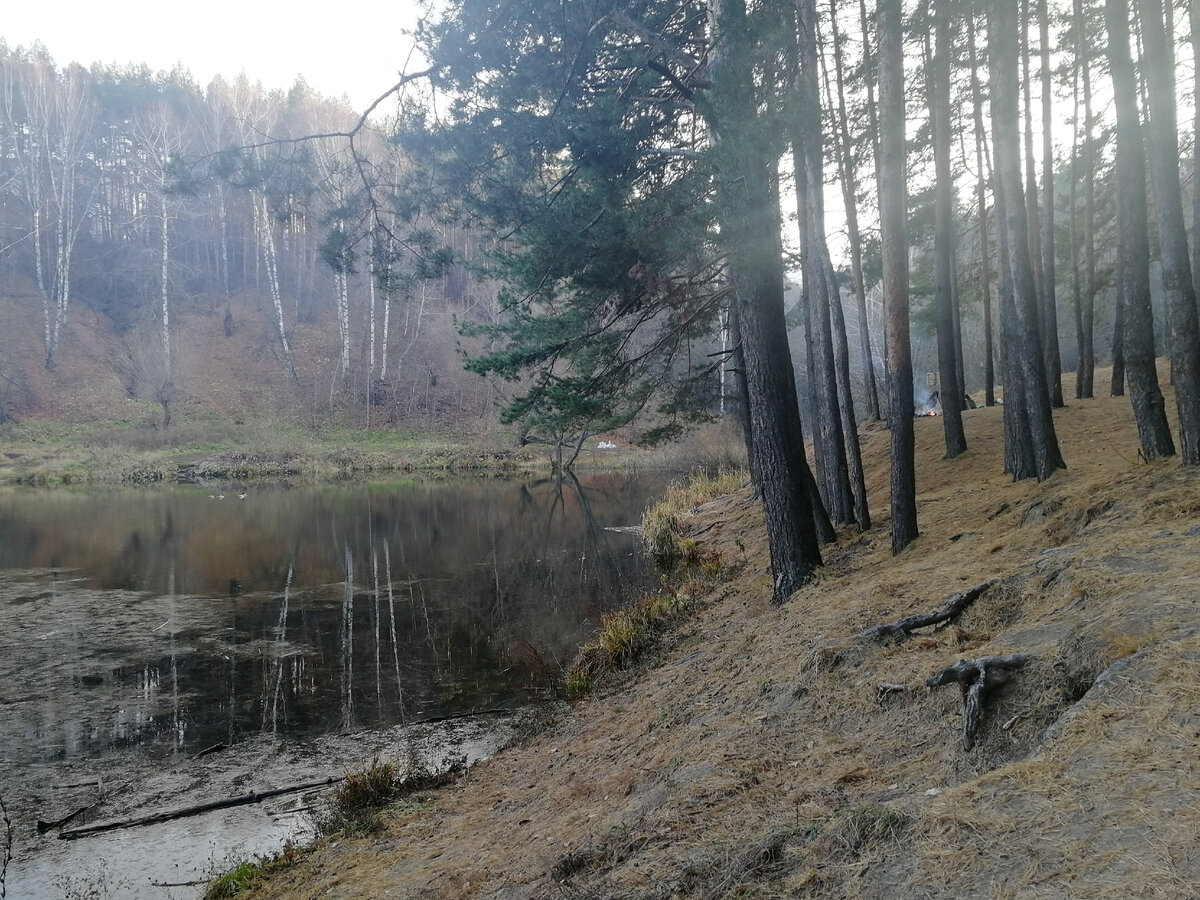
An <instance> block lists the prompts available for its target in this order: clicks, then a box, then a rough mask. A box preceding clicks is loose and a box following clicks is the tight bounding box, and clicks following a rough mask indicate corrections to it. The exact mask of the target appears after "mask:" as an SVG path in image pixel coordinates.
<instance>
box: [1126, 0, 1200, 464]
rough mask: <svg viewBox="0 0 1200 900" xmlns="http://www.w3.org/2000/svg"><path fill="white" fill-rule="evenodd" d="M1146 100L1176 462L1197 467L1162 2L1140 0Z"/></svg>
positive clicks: (1199, 416)
mask: <svg viewBox="0 0 1200 900" xmlns="http://www.w3.org/2000/svg"><path fill="white" fill-rule="evenodd" d="M1138 9H1139V13H1140V16H1141V21H1142V39H1143V40H1144V41H1145V46H1146V50H1145V55H1144V56H1143V58H1142V68H1143V69H1144V71H1145V73H1146V82H1147V94H1148V98H1149V101H1150V128H1149V132H1148V134H1149V142H1150V167H1151V171H1152V172H1153V174H1154V187H1155V198H1156V201H1157V203H1156V210H1157V212H1158V240H1159V247H1160V252H1161V254H1162V273H1163V293H1164V297H1165V299H1164V303H1165V306H1166V310H1167V321H1168V322H1169V323H1170V332H1171V374H1172V381H1173V383H1174V385H1175V405H1176V408H1177V410H1178V413H1179V445H1180V458H1181V460H1182V462H1183V463H1184V465H1192V466H1194V465H1197V464H1200V321H1198V319H1197V314H1196V295H1195V290H1194V286H1193V283H1192V269H1191V263H1190V261H1189V259H1188V238H1187V230H1186V228H1185V226H1184V221H1183V200H1182V194H1183V189H1182V185H1181V184H1180V177H1179V135H1178V130H1177V127H1176V112H1175V81H1174V67H1173V66H1172V65H1171V64H1170V62H1171V48H1170V45H1169V41H1168V39H1167V34H1166V32H1165V31H1164V28H1163V7H1162V3H1161V0H1139V2H1138Z"/></svg>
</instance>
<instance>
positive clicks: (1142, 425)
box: [1105, 0, 1175, 459]
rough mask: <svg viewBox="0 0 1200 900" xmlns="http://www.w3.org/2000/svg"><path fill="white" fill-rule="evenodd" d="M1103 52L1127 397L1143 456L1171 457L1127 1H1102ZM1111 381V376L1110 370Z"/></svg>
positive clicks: (1172, 445)
mask: <svg viewBox="0 0 1200 900" xmlns="http://www.w3.org/2000/svg"><path fill="white" fill-rule="evenodd" d="M1105 14H1106V15H1105V19H1106V22H1107V25H1108V37H1109V40H1108V56H1109V64H1110V68H1111V70H1112V81H1113V93H1114V96H1115V98H1116V111H1117V230H1118V233H1119V235H1120V241H1119V245H1120V249H1119V254H1120V256H1119V260H1118V277H1119V278H1120V281H1121V286H1122V289H1123V294H1124V300H1125V322H1124V326H1125V327H1124V342H1125V344H1124V350H1125V367H1126V370H1127V372H1126V374H1127V377H1128V380H1129V399H1130V402H1131V403H1132V404H1133V417H1134V419H1135V421H1136V422H1137V428H1138V437H1139V439H1140V440H1141V445H1142V455H1143V456H1144V457H1145V458H1146V459H1157V458H1158V457H1160V456H1173V455H1174V453H1175V444H1174V442H1173V441H1172V440H1171V431H1170V428H1169V427H1168V425H1167V416H1166V410H1165V409H1164V401H1163V395H1162V390H1161V389H1160V388H1159V385H1158V371H1157V368H1156V365H1155V359H1154V316H1153V312H1152V311H1151V307H1150V243H1149V235H1148V232H1147V227H1148V223H1147V214H1146V157H1145V150H1144V148H1143V146H1142V135H1141V122H1140V118H1139V115H1138V98H1137V87H1136V82H1135V80H1134V79H1135V76H1134V71H1133V60H1132V58H1131V57H1130V52H1129V5H1128V3H1126V2H1125V0H1105ZM1113 377H1114V380H1115V378H1116V375H1115V374H1114V376H1113Z"/></svg>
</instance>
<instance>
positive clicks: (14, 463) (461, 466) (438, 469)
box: [0, 419, 743, 485]
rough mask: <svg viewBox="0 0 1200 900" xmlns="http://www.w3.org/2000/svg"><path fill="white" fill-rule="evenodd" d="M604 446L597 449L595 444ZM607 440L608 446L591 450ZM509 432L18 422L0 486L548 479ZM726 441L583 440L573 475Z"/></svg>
mask: <svg viewBox="0 0 1200 900" xmlns="http://www.w3.org/2000/svg"><path fill="white" fill-rule="evenodd" d="M606 437H608V438H610V439H609V440H607V441H605V438H606ZM613 440H615V441H616V446H615V447H604V448H601V447H599V444H600V443H601V441H604V442H605V443H606V444H608V443H612V441H613ZM515 443H516V442H515V439H514V437H513V436H512V435H511V434H507V433H504V432H499V431H496V432H487V433H482V434H479V435H461V434H450V433H445V434H439V433H431V432H403V431H397V430H391V429H383V428H372V429H367V428H362V429H353V428H319V429H305V428H300V427H298V426H296V425H295V424H282V423H278V424H271V423H241V422H233V423H230V422H223V421H213V422H208V423H199V424H189V425H185V426H180V427H173V428H171V429H167V430H165V431H163V430H159V429H155V428H148V427H147V426H145V425H134V424H130V423H128V422H101V423H95V422H92V423H87V424H72V423H66V422H56V421H45V420H33V419H30V420H26V421H23V422H19V423H12V422H10V423H7V424H4V425H0V484H30V485H76V484H158V483H169V482H193V481H200V482H208V481H211V482H227V481H255V480H275V481H279V480H283V481H294V482H297V483H315V482H321V481H332V480H338V479H346V478H374V477H385V476H388V475H390V474H394V473H424V474H431V475H437V474H480V475H489V474H496V475H512V474H519V473H523V472H531V473H538V472H548V471H550V468H551V464H550V457H549V455H548V454H547V453H545V452H543V451H541V450H537V449H534V448H533V447H529V446H526V447H516V446H515ZM742 456H743V454H742V451H741V448H740V446H739V442H738V438H737V435H736V434H735V433H733V432H732V431H730V430H728V429H724V428H720V427H712V428H709V429H705V430H701V431H699V432H696V433H694V434H692V435H690V436H689V438H688V440H687V442H685V443H680V444H676V445H672V446H668V447H659V448H655V449H642V448H639V447H636V446H633V445H631V444H630V443H629V441H628V440H625V439H622V438H621V437H619V436H618V437H612V436H598V437H596V438H595V439H593V440H591V441H589V443H588V447H587V449H585V450H584V452H583V453H582V454H581V455H580V458H579V460H578V461H577V463H576V466H575V468H576V469H577V470H578V471H581V472H583V471H590V470H600V469H603V470H609V469H622V468H642V469H655V468H657V469H670V470H678V469H686V468H688V467H690V466H699V467H700V468H702V469H704V470H706V471H716V470H717V469H719V468H721V467H729V466H734V465H737V464H738V463H739V462H740V460H741V459H742Z"/></svg>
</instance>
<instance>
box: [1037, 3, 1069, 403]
mask: <svg viewBox="0 0 1200 900" xmlns="http://www.w3.org/2000/svg"><path fill="white" fill-rule="evenodd" d="M1038 34H1039V37H1040V39H1041V45H1042V47H1041V51H1042V52H1041V57H1042V216H1043V221H1042V250H1041V253H1042V304H1043V307H1044V309H1045V315H1044V316H1043V319H1044V321H1045V324H1046V327H1045V329H1044V330H1043V332H1042V340H1044V341H1045V342H1046V346H1045V351H1046V378H1047V380H1048V381H1049V383H1050V405H1051V406H1054V407H1061V406H1063V392H1062V354H1061V352H1060V350H1059V346H1058V299H1057V296H1056V295H1057V290H1056V287H1055V284H1054V279H1055V268H1056V267H1055V261H1054V94H1053V90H1052V86H1051V81H1052V77H1051V76H1052V72H1051V70H1050V11H1049V9H1048V6H1047V3H1046V0H1038Z"/></svg>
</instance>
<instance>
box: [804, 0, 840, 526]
mask: <svg viewBox="0 0 1200 900" xmlns="http://www.w3.org/2000/svg"><path fill="white" fill-rule="evenodd" d="M796 9H797V13H798V16H797V26H798V27H797V41H798V43H797V50H798V56H799V63H800V65H799V67H798V72H797V79H796V84H795V88H794V89H795V92H796V96H797V104H796V105H797V120H796V122H795V127H794V128H793V129H792V133H791V139H792V159H793V165H794V167H795V174H796V187H797V190H796V197H797V204H798V209H797V218H798V220H799V223H800V229H801V234H800V264H801V268H802V271H803V275H804V293H805V296H806V298H807V303H806V307H807V311H808V323H807V325H808V330H809V334H810V338H811V339H810V342H809V348H810V352H811V353H812V360H813V372H814V374H815V376H816V380H815V382H814V383H813V385H812V392H813V396H814V398H815V400H816V415H815V417H814V419H815V420H814V422H813V426H812V427H813V435H814V453H815V454H816V455H817V457H818V459H819V460H820V465H819V467H818V470H819V472H820V473H821V476H822V478H823V479H824V480H823V482H822V487H823V488H824V490H823V491H822V496H823V497H824V498H825V506H826V508H827V509H828V510H829V515H830V518H832V519H833V521H834V522H835V523H836V524H839V525H841V524H849V523H850V522H853V521H855V514H854V497H853V493H852V491H851V487H850V464H849V462H848V459H847V456H848V454H847V435H846V429H845V428H844V427H843V422H842V416H841V412H840V411H839V400H840V402H841V404H848V405H849V407H850V409H853V400H852V399H851V398H849V397H846V396H843V397H841V398H839V396H838V367H837V362H836V359H835V353H834V338H833V324H832V319H831V316H832V306H833V304H834V303H835V302H839V301H838V300H837V298H836V297H834V296H832V295H831V290H830V289H831V287H832V285H831V284H830V279H829V278H827V277H826V269H827V267H828V268H832V266H831V265H830V264H829V250H828V247H827V245H826V243H825V210H824V189H825V182H824V177H823V176H824V161H825V160H824V152H823V150H824V147H823V142H822V129H821V102H820V95H819V93H818V87H817V39H816V2H815V0H798V2H797V5H796ZM842 408H845V407H844V406H843V407H842Z"/></svg>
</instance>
